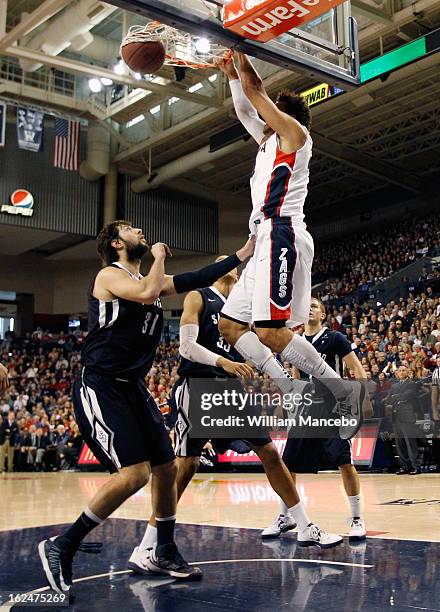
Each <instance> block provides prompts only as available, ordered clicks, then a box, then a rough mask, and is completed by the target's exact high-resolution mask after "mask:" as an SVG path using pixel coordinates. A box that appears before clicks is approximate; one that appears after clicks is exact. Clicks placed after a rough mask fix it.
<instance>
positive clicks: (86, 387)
mask: <svg viewBox="0 0 440 612" xmlns="http://www.w3.org/2000/svg"><path fill="white" fill-rule="evenodd" d="M97 247H98V252H99V254H100V256H101V258H102V261H103V268H102V270H100V271H99V272H98V273H97V274H96V276H95V278H94V279H93V282H92V284H91V286H90V289H89V292H88V308H89V333H88V335H87V338H86V341H85V343H84V347H83V350H82V353H81V362H82V364H83V366H84V367H83V370H82V373H81V377H80V379H79V380H77V381H76V382H75V386H74V393H73V403H74V408H75V417H76V421H77V423H78V425H79V428H80V430H81V433H82V434H83V436H84V439H85V441H86V442H87V444H88V446H89V448H90V449H91V450H92V452H93V453H94V455H95V456H96V457H97V458H98V459H99V461H100V463H101V464H102V465H103V466H104V467H106V468H107V469H108V470H109V471H110V472H111V474H112V476H111V478H110V479H109V480H108V481H106V482H105V484H104V485H103V486H102V487H101V488H100V489H99V490H98V491H97V493H96V494H95V496H94V497H93V499H92V500H91V501H90V502H89V504H88V506H87V507H86V508H85V509H84V511H83V512H82V514H81V515H80V516H79V517H78V518H77V520H76V521H75V522H74V523H72V524H71V525H70V526H69V527H68V528H67V529H65V530H64V531H63V532H62V533H61V534H60V535H59V536H57V537H53V538H51V539H47V540H43V541H42V542H40V544H39V547H38V549H39V555H40V559H41V562H42V565H43V569H44V572H45V574H46V577H47V581H48V583H49V585H50V586H51V587H52V589H54V590H55V591H56V592H58V593H61V594H63V593H64V594H69V593H70V590H71V588H72V562H73V558H74V556H75V555H76V553H77V552H78V551H84V552H97V547H96V546H94V545H92V544H87V543H86V544H83V543H82V540H83V539H84V538H85V537H86V536H87V534H88V533H90V532H91V531H92V530H93V529H95V528H96V527H98V526H99V525H100V524H101V523H103V521H104V520H105V519H106V518H107V517H109V516H110V514H112V512H114V511H115V510H116V509H117V508H119V506H121V504H123V502H124V501H125V500H127V499H128V498H129V497H130V496H131V495H133V494H134V493H136V491H138V490H140V489H141V488H142V487H143V486H144V485H145V484H146V483H147V482H148V479H149V475H150V471H151V473H152V474H153V479H152V500H153V508H154V512H155V515H156V517H157V524H158V529H157V535H158V546H157V547H156V549H155V554H154V555H153V557H152V563H154V567H155V571H156V572H159V573H163V574H168V575H170V576H172V577H174V578H178V579H190V580H198V579H200V578H201V576H202V572H201V571H200V569H199V568H197V567H194V566H191V565H189V564H188V563H187V562H186V561H185V560H184V559H183V557H182V556H181V554H180V553H179V551H178V549H177V546H176V544H175V542H174V526H175V522H176V517H175V514H176V504H177V494H176V473H177V465H176V461H175V456H174V451H173V449H172V447H171V443H170V439H169V435H168V432H167V430H166V427H165V424H164V420H163V417H162V414H161V412H160V410H159V409H158V407H157V405H156V402H155V401H154V399H153V398H152V396H151V395H150V393H149V391H148V390H147V388H146V386H145V382H144V378H145V376H146V374H147V373H148V371H149V370H150V368H151V365H152V363H153V360H154V357H155V354H156V349H157V345H158V343H159V341H160V337H161V334H162V328H163V312H162V306H161V303H160V296H164V295H174V294H176V293H185V292H186V291H190V290H192V289H195V288H197V287H206V286H209V285H211V284H212V283H213V282H215V281H216V280H217V279H218V278H220V277H222V276H224V275H225V274H226V273H227V272H229V271H230V270H233V269H234V268H236V267H237V266H238V265H239V264H240V262H241V261H244V260H245V259H247V258H248V257H249V256H250V255H251V254H252V252H253V243H252V241H248V243H247V244H246V245H245V246H244V247H243V248H242V249H240V250H239V251H237V253H236V254H234V255H231V256H229V257H227V258H226V259H224V260H222V261H220V262H217V263H214V264H211V265H210V266H206V267H205V268H201V269H200V270H196V271H193V272H184V273H181V274H176V275H174V276H169V275H166V274H165V271H164V265H165V259H166V258H167V257H168V256H169V255H170V254H171V253H170V251H169V249H168V247H167V246H166V245H164V244H163V243H157V244H154V245H153V246H152V247H151V254H152V256H153V258H154V261H153V264H152V266H151V268H150V270H149V272H148V274H147V275H146V276H143V275H142V274H141V273H140V267H141V262H142V258H143V256H144V255H145V254H146V253H147V251H148V249H149V247H148V244H147V241H146V240H145V237H144V235H143V233H142V230H141V229H139V228H134V227H132V225H131V223H129V222H127V221H114V222H113V223H110V224H108V225H106V226H105V227H104V228H103V229H102V230H101V232H100V234H99V235H98V237H97Z"/></svg>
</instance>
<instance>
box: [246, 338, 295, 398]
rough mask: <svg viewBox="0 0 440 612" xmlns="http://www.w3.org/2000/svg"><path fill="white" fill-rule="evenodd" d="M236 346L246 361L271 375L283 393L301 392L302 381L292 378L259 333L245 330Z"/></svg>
mask: <svg viewBox="0 0 440 612" xmlns="http://www.w3.org/2000/svg"><path fill="white" fill-rule="evenodd" d="M234 348H235V349H236V350H237V351H238V352H239V353H240V355H241V356H242V357H244V358H245V359H246V361H250V362H251V363H253V364H254V366H255V367H256V368H257V369H258V370H259V371H260V372H263V373H264V374H267V375H268V376H270V378H271V379H272V380H274V381H275V384H276V385H277V387H279V389H280V391H281V393H283V394H286V393H295V392H300V390H299V388H300V387H301V388H302V385H301V381H299V380H295V379H294V378H292V376H291V375H290V374H289V373H288V372H287V371H286V370H285V369H284V368H283V366H282V365H281V363H280V362H279V361H278V360H277V359H275V357H274V356H273V353H272V351H271V350H270V348H269V347H268V346H266V345H265V344H263V343H262V342H261V341H260V340H259V338H258V336H257V334H255V333H254V332H251V331H248V332H245V333H244V334H243V335H242V336H240V338H239V339H238V340H237V342H236V343H235V345H234Z"/></svg>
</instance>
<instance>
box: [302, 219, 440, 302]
mask: <svg viewBox="0 0 440 612" xmlns="http://www.w3.org/2000/svg"><path fill="white" fill-rule="evenodd" d="M439 236H440V214H436V215H431V216H430V217H429V218H417V217H414V218H413V217H411V218H407V219H402V220H401V221H400V222H399V223H391V224H390V226H389V227H388V228H385V229H383V228H382V229H381V230H380V231H377V232H371V231H366V232H363V233H358V234H355V235H353V236H350V237H347V238H346V239H345V240H339V241H332V242H330V243H326V242H318V244H317V245H316V253H315V259H314V261H313V274H312V279H313V284H316V283H321V282H324V281H329V282H328V283H327V286H326V288H325V290H324V295H328V297H329V298H334V299H336V298H341V297H344V296H347V295H350V294H351V293H353V292H355V291H358V290H364V291H365V290H368V289H369V288H371V287H372V286H374V285H376V283H379V282H381V281H384V280H385V279H387V278H389V277H390V276H391V275H392V274H394V273H395V272H397V271H398V270H400V269H401V268H404V267H406V266H408V265H409V264H411V263H412V262H413V261H415V260H416V259H419V258H421V257H424V256H427V255H434V254H435V253H437V252H438V251H439V248H440V244H439Z"/></svg>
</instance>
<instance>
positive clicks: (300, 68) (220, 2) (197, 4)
mask: <svg viewBox="0 0 440 612" xmlns="http://www.w3.org/2000/svg"><path fill="white" fill-rule="evenodd" d="M258 1H259V2H261V1H262V0H257V2H258ZM303 1H304V0H303ZM330 1H331V0H326V2H330ZM110 2H111V4H115V5H117V6H119V7H121V8H124V9H126V10H128V11H131V12H133V13H137V14H139V15H143V16H144V17H147V18H148V19H151V20H156V21H159V22H161V23H164V24H166V25H169V26H172V27H174V28H178V29H180V30H183V31H184V32H189V33H190V34H192V35H193V36H202V35H203V36H206V37H207V38H209V39H210V40H211V41H212V42H215V43H218V44H221V45H224V46H225V47H236V48H237V49H240V51H243V52H245V53H248V54H249V55H250V56H252V57H256V58H258V59H261V60H264V61H267V62H269V63H272V64H276V65H278V66H280V67H282V68H287V69H291V70H293V71H295V72H302V73H305V74H307V75H309V76H312V77H314V78H316V80H317V81H324V82H326V83H329V84H332V85H336V86H338V87H340V88H341V89H349V88H352V87H355V86H357V85H358V84H359V82H360V79H359V49H358V37H357V26H356V22H355V20H354V19H353V18H352V17H351V13H350V2H349V1H347V2H344V3H342V4H339V5H338V6H335V7H334V8H331V9H330V10H329V11H327V12H326V13H324V14H321V15H320V16H319V17H317V18H316V19H313V20H312V21H309V22H308V23H306V24H305V25H302V26H300V27H298V28H292V29H291V30H289V31H288V32H286V33H284V34H282V35H280V36H278V37H277V38H274V39H273V40H270V41H268V42H259V41H256V40H250V39H249V38H244V37H243V36H241V35H239V34H237V33H236V32H234V31H232V30H230V29H227V28H225V27H224V25H223V19H222V17H223V8H224V6H225V5H226V4H227V0H209V1H208V0H110Z"/></svg>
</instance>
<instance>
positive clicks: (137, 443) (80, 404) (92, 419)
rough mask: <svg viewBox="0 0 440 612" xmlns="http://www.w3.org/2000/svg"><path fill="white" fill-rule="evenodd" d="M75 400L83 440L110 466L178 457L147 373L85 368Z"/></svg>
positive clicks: (156, 462)
mask: <svg viewBox="0 0 440 612" xmlns="http://www.w3.org/2000/svg"><path fill="white" fill-rule="evenodd" d="M73 405H74V408H75V417H76V421H77V423H78V426H79V428H80V431H81V433H82V435H83V437H84V441H85V442H86V443H87V445H88V446H89V448H90V450H91V451H92V453H93V454H94V455H95V456H96V458H97V459H98V460H99V462H100V463H101V465H103V466H104V467H105V468H106V469H108V470H109V471H110V472H117V471H118V469H119V468H121V467H128V466H130V465H135V464H137V463H143V462H145V461H149V462H150V464H151V466H152V467H155V466H157V465H163V464H165V463H168V462H169V461H172V460H173V459H174V457H175V455H174V451H173V448H172V446H171V441H170V437H169V435H168V432H167V429H166V427H165V423H164V419H163V416H162V413H161V412H160V410H159V408H158V407H157V404H156V402H155V401H154V399H153V398H152V396H151V395H150V393H149V391H148V390H147V388H146V387H145V384H144V381H143V380H142V379H138V380H132V381H125V382H124V381H122V380H116V379H113V378H109V377H107V376H102V375H100V374H97V373H95V372H91V371H90V370H87V371H86V370H85V369H84V370H83V376H82V379H81V378H80V379H78V380H77V381H76V383H75V385H74V389H73Z"/></svg>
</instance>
